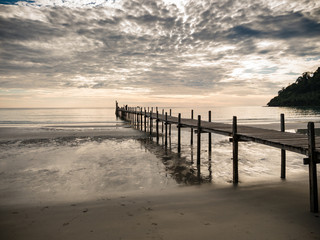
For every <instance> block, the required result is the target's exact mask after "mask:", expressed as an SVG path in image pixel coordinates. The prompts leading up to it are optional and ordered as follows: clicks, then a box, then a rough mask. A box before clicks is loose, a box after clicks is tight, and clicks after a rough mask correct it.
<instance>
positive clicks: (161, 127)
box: [161, 109, 164, 134]
mask: <svg viewBox="0 0 320 240" xmlns="http://www.w3.org/2000/svg"><path fill="white" fill-rule="evenodd" d="M163 117H164V109H162V119H163ZM161 133H162V134H163V121H161Z"/></svg>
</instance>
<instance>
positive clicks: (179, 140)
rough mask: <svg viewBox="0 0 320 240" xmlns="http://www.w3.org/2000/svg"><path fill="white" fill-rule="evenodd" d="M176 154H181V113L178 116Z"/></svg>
mask: <svg viewBox="0 0 320 240" xmlns="http://www.w3.org/2000/svg"><path fill="white" fill-rule="evenodd" d="M177 128H178V153H180V152H181V113H179V115H178V125H177Z"/></svg>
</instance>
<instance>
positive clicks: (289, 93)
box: [267, 67, 320, 107]
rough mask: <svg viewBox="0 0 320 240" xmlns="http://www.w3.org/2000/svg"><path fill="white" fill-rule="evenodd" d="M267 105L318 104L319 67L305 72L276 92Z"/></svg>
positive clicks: (319, 88) (319, 97)
mask: <svg viewBox="0 0 320 240" xmlns="http://www.w3.org/2000/svg"><path fill="white" fill-rule="evenodd" d="M267 105H268V106H290V107H296V106H320V67H319V68H318V69H317V70H316V71H315V72H314V73H311V72H305V73H303V74H302V76H300V77H298V79H297V80H296V81H295V83H292V84H290V85H289V86H288V87H286V88H282V89H281V90H280V91H279V92H278V96H276V97H274V98H272V99H271V100H270V101H269V102H268V104H267Z"/></svg>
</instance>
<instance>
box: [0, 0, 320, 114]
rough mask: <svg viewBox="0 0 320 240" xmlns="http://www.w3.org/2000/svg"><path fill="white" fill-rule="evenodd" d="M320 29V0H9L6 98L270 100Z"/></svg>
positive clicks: (303, 65)
mask: <svg viewBox="0 0 320 240" xmlns="http://www.w3.org/2000/svg"><path fill="white" fill-rule="evenodd" d="M319 39H320V1H318V0H248V1H244V0H219V1H218V0H214V1H212V0H196V1H194V0H178V1H174V0H154V1H151V0H109V1H106V0H52V1H49V0H34V1H10V0H8V1H0V107H3V108H6V107H8V108H10V107H112V106H114V104H115V101H116V100H118V101H119V102H120V104H129V105H143V106H152V105H153V106H154V105H157V106H172V107H175V106H239V105H254V106H265V105H266V104H267V102H268V101H269V100H270V99H271V98H272V97H273V96H275V95H277V92H278V91H279V90H280V89H281V88H282V87H286V86H288V85H289V84H290V83H293V82H295V80H296V79H297V78H298V77H299V76H300V75H301V74H302V73H303V72H313V71H315V70H316V69H317V68H318V67H320V41H319Z"/></svg>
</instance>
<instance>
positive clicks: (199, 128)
mask: <svg viewBox="0 0 320 240" xmlns="http://www.w3.org/2000/svg"><path fill="white" fill-rule="evenodd" d="M200 162H201V115H198V128H197V166H200Z"/></svg>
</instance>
